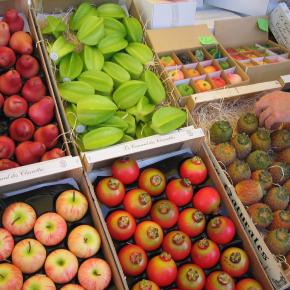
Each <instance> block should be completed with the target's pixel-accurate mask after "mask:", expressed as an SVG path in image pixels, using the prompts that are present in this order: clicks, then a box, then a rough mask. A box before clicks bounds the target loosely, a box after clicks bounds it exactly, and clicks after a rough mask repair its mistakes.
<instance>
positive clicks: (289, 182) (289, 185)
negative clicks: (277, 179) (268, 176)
mask: <svg viewBox="0 0 290 290" xmlns="http://www.w3.org/2000/svg"><path fill="white" fill-rule="evenodd" d="M283 187H284V188H285V189H286V190H287V191H288V194H290V179H288V180H287V181H286V182H285V183H284V184H283Z"/></svg>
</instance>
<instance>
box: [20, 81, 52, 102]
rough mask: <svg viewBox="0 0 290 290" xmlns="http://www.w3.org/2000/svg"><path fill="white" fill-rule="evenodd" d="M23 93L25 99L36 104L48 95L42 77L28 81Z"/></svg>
mask: <svg viewBox="0 0 290 290" xmlns="http://www.w3.org/2000/svg"><path fill="white" fill-rule="evenodd" d="M21 92H22V96H23V98H24V99H26V100H27V101H28V102H31V103H35V102H38V101H40V100H41V99H42V98H43V97H44V96H45V95H46V87H45V85H44V83H43V82H42V80H41V78H40V77H32V78H30V79H29V80H27V81H26V83H25V84H24V86H23V88H22V91H21Z"/></svg>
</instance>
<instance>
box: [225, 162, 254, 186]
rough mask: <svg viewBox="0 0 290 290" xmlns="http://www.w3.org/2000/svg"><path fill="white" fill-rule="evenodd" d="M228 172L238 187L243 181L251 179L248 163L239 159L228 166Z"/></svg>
mask: <svg viewBox="0 0 290 290" xmlns="http://www.w3.org/2000/svg"><path fill="white" fill-rule="evenodd" d="M227 171H228V174H229V175H230V177H231V180H232V182H233V184H234V185H236V184H237V183H238V182H240V181H242V180H245V179H250V178H251V169H250V167H249V165H248V163H246V162H244V161H241V160H239V159H236V160H235V161H233V162H232V163H231V164H230V165H229V166H228V169H227Z"/></svg>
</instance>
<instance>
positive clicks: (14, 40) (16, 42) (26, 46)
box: [9, 31, 33, 54]
mask: <svg viewBox="0 0 290 290" xmlns="http://www.w3.org/2000/svg"><path fill="white" fill-rule="evenodd" d="M9 46H10V47H11V48H12V49H13V50H14V51H15V52H17V53H20V54H32V52H33V46H32V38H31V36H30V35H29V34H28V33H26V32H24V31H17V32H14V33H13V34H12V35H11V37H10V40H9Z"/></svg>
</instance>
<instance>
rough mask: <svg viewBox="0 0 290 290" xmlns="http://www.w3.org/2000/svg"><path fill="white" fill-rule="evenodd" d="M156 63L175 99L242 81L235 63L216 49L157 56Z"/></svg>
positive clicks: (198, 49)
mask: <svg viewBox="0 0 290 290" xmlns="http://www.w3.org/2000/svg"><path fill="white" fill-rule="evenodd" d="M159 62H160V65H161V66H162V67H163V68H164V70H165V72H166V74H167V78H168V81H170V82H171V83H172V84H174V87H175V88H176V92H177V95H178V96H182V97H185V96H190V95H193V94H195V93H202V92H207V91H211V90H215V89H220V88H225V87H228V86H232V85H240V84H242V83H243V82H244V81H245V80H246V78H245V76H244V75H242V73H241V72H240V70H239V69H237V67H236V64H235V62H233V61H232V60H231V59H230V58H229V55H227V54H226V53H224V52H222V51H221V50H220V48H219V47H218V46H217V47H213V48H206V47H201V48H196V49H193V50H191V51H186V52H172V53H170V54H166V55H160V56H159Z"/></svg>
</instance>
